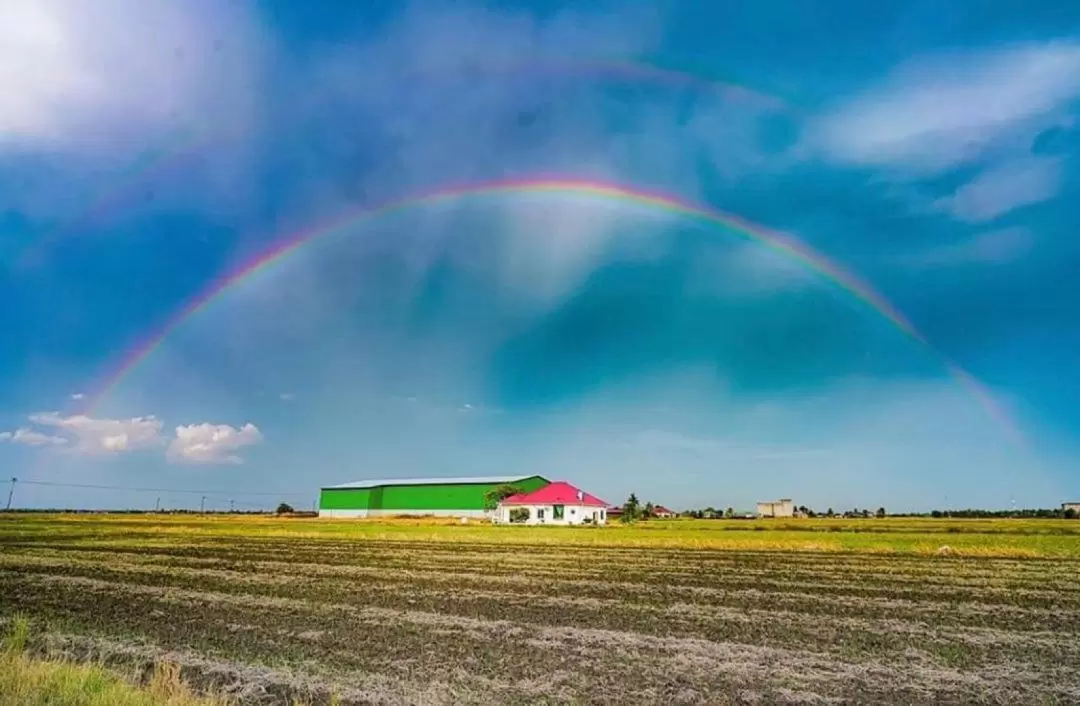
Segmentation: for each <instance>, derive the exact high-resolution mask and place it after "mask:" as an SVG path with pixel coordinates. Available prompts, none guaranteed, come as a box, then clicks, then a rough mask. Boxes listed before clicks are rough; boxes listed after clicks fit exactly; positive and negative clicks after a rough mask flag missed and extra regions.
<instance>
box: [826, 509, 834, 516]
mask: <svg viewBox="0 0 1080 706" xmlns="http://www.w3.org/2000/svg"><path fill="white" fill-rule="evenodd" d="M835 514H836V513H835V512H833V509H832V508H831V507H830V508H829V511H828V512H826V513H825V516H826V517H832V516H833V515H835Z"/></svg>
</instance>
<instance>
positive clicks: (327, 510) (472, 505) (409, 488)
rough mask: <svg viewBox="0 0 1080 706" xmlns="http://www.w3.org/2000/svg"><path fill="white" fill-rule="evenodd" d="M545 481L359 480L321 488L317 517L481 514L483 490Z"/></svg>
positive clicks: (527, 488) (529, 486) (530, 487)
mask: <svg viewBox="0 0 1080 706" xmlns="http://www.w3.org/2000/svg"><path fill="white" fill-rule="evenodd" d="M548 482H549V481H548V480H547V479H546V478H543V477H541V476H484V477H475V478H391V479H385V480H362V481H356V482H354V483H344V484H342V485H334V486H330V487H327V488H323V489H322V491H321V492H320V494H319V517H387V516H394V515H435V516H439V517H484V516H487V515H488V514H489V512H488V511H487V510H485V508H484V501H485V498H484V495H485V494H486V493H488V492H490V491H492V490H494V489H496V488H498V487H499V486H501V485H513V486H514V487H516V488H518V489H519V490H520V491H522V492H526V493H528V492H531V491H534V490H538V489H540V488H543V487H544V486H546V485H548Z"/></svg>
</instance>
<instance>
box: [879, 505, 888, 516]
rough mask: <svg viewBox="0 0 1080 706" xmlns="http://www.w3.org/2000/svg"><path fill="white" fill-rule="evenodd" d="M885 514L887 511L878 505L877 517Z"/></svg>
mask: <svg viewBox="0 0 1080 706" xmlns="http://www.w3.org/2000/svg"><path fill="white" fill-rule="evenodd" d="M886 514H887V513H886V512H885V508H883V507H879V508H878V509H877V516H878V517H885V515H886Z"/></svg>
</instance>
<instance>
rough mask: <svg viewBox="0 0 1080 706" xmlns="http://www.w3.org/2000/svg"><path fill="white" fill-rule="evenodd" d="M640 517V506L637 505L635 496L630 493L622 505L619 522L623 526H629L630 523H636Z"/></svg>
mask: <svg viewBox="0 0 1080 706" xmlns="http://www.w3.org/2000/svg"><path fill="white" fill-rule="evenodd" d="M640 515H641V505H640V503H638V499H637V495H635V494H634V493H630V497H629V498H627V499H626V502H625V503H624V504H623V511H622V515H621V516H620V517H619V521H620V522H622V523H623V524H630V523H631V522H637V519H638V517H639V516H640Z"/></svg>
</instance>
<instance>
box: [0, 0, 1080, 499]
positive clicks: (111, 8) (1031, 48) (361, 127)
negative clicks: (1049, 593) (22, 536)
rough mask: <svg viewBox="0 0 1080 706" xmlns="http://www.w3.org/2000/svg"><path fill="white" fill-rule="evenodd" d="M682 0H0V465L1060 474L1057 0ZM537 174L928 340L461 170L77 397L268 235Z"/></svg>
mask: <svg viewBox="0 0 1080 706" xmlns="http://www.w3.org/2000/svg"><path fill="white" fill-rule="evenodd" d="M713 5H715V3H656V4H651V5H650V4H648V3H635V4H632V5H631V6H629V7H627V6H626V4H625V3H624V4H618V5H616V4H606V5H605V4H593V3H580V2H579V3H573V4H565V5H558V4H548V3H540V4H537V3H505V4H480V3H422V2H421V3H412V4H409V5H407V6H406V5H402V4H399V3H374V4H371V3H364V4H363V7H361V4H359V3H357V4H346V3H306V4H303V5H300V4H296V3H291V2H263V3H258V4H243V3H241V4H237V3H230V4H225V3H218V2H211V1H209V0H206V1H194V2H160V3H145V2H137V1H135V0H130V1H128V0H101V2H97V3H94V6H93V8H92V9H91V8H89V7H88V6H86V4H85V3H79V2H75V1H74V0H72V1H70V2H65V1H60V0H45V1H42V0H25V1H24V0H16V1H15V2H13V3H12V2H9V3H5V5H4V8H3V9H2V10H0V77H2V78H3V85H4V86H5V90H4V92H3V94H2V95H0V194H3V198H2V200H0V297H2V299H3V301H4V302H6V304H7V305H6V306H4V307H2V308H0V332H2V337H0V469H2V471H3V473H4V474H5V475H8V474H9V472H10V475H15V476H18V477H19V478H20V479H22V480H26V481H33V480H36V481H38V482H55V483H71V484H84V485H107V486H117V487H140V488H172V489H188V490H196V491H203V490H209V491H214V493H211V495H210V499H209V500H208V502H209V503H210V504H211V505H215V504H216V506H222V505H224V504H226V503H227V500H228V499H229V498H231V499H233V500H235V501H236V502H238V503H241V504H246V505H242V506H255V505H260V504H263V505H265V504H267V503H271V502H276V501H277V499H278V497H277V496H260V495H256V493H264V492H265V493H278V492H280V493H282V495H281V497H288V498H289V499H290V500H295V501H296V502H297V503H298V504H306V503H308V502H310V501H311V499H312V498H313V497H314V495H315V492H316V489H317V488H318V487H319V486H320V485H328V484H333V483H339V482H345V481H349V480H355V479H360V478H370V477H395V476H400V477H416V476H423V475H489V474H503V473H507V474H516V473H522V474H528V473H535V472H538V473H543V474H544V475H546V476H548V477H551V478H557V479H567V480H571V481H572V482H575V483H577V484H578V485H581V486H582V487H584V488H586V489H588V490H589V491H590V492H593V493H595V494H597V495H599V496H601V497H604V498H605V499H608V500H610V501H618V500H621V499H622V498H623V497H625V495H626V494H627V493H629V492H631V491H635V492H637V493H638V495H639V496H644V497H647V498H651V499H654V500H655V501H657V502H662V503H665V504H668V505H672V506H680V507H685V506H705V505H714V506H719V507H724V506H728V505H731V506H735V507H743V508H746V507H751V505H752V503H753V502H754V501H755V500H758V499H768V498H773V497H780V496H783V497H793V498H794V499H795V500H796V502H797V503H798V504H804V503H805V504H808V505H811V506H815V507H819V508H820V509H824V508H825V507H828V506H833V507H836V508H846V507H851V506H853V505H857V506H859V507H864V506H872V507H877V506H878V505H885V506H887V507H889V508H890V509H929V508H931V507H939V506H942V505H944V504H945V503H946V502H948V503H949V504H950V505H954V506H990V507H1008V506H1009V504H1010V503H1011V502H1014V501H1015V502H1016V503H1017V505H1024V506H1052V505H1056V504H1057V503H1059V502H1062V501H1064V500H1071V499H1075V498H1076V497H1077V496H1080V471H1078V470H1077V469H1078V468H1080V443H1078V441H1077V432H1078V431H1080V408H1078V407H1077V405H1076V400H1077V399H1080V371H1078V358H1077V351H1078V350H1080V317H1078V316H1077V314H1076V306H1077V302H1078V301H1080V284H1078V280H1077V278H1076V276H1075V272H1076V269H1077V266H1078V265H1080V245H1078V243H1077V240H1076V237H1075V236H1076V228H1077V225H1078V219H1077V217H1076V210H1075V205H1074V204H1075V203H1076V198H1077V196H1078V195H1080V189H1078V186H1080V161H1078V157H1080V154H1078V152H1080V124H1078V122H1077V119H1078V117H1080V9H1077V8H1072V7H1070V5H1069V4H1068V3H1060V2H1039V1H1036V2H1032V1H1031V0H1028V1H1027V2H1023V3H1021V2H997V3H963V2H959V3H949V4H948V5H947V6H943V5H942V4H941V3H939V2H879V3H863V2H828V3H815V4H814V7H813V9H812V10H811V9H810V8H809V6H806V7H805V8H803V6H801V5H798V6H797V5H793V4H792V3H787V2H758V3H754V4H753V5H752V6H738V7H736V6H731V7H713ZM800 8H802V9H800ZM627 67H630V68H627ZM634 67H636V68H634ZM661 69H662V70H663V71H661ZM665 71H666V72H668V73H664V72H665ZM550 175H558V176H560V177H563V178H575V179H588V180H599V181H607V182H617V183H619V184H623V185H627V186H631V187H634V188H640V189H654V190H661V191H664V192H666V193H670V194H677V195H679V196H680V197H681V198H684V199H686V200H689V201H693V202H697V203H702V204H707V205H709V206H710V207H713V208H717V209H722V210H724V211H727V212H729V213H733V214H737V215H738V216H740V217H742V218H745V219H747V220H749V221H751V222H754V223H756V224H759V225H761V226H764V227H768V228H772V229H775V230H779V231H783V232H785V233H787V234H789V235H790V236H791V237H793V238H797V239H798V240H800V241H802V242H803V243H806V244H807V245H809V246H810V247H812V248H815V249H816V250H818V251H820V252H821V253H824V254H825V255H827V256H828V257H830V258H832V259H833V260H834V261H836V262H839V263H841V264H842V265H843V266H844V267H846V268H848V269H850V270H851V271H853V272H855V273H857V274H858V275H859V276H860V277H862V278H863V279H864V280H866V281H868V282H870V283H871V284H872V285H873V286H874V287H875V288H876V289H877V290H878V291H880V292H881V293H882V294H883V295H884V296H886V297H887V298H888V299H889V300H890V301H891V302H892V303H893V304H895V306H896V307H897V308H898V309H899V310H900V311H902V312H903V313H904V314H905V315H906V316H907V317H908V318H909V319H910V320H911V321H912V322H913V323H914V325H915V326H916V327H917V328H918V329H919V330H920V331H921V332H922V334H923V335H924V336H925V338H926V339H927V340H928V341H929V342H930V344H931V346H932V348H933V350H931V349H929V348H927V347H925V346H922V345H920V344H918V343H917V342H916V341H913V340H912V339H911V338H910V337H907V336H905V335H904V334H903V333H902V332H901V331H899V330H897V328H896V327H894V326H892V325H891V324H889V323H888V322H887V321H886V320H885V319H883V318H882V317H881V316H879V315H878V314H876V313H875V312H874V311H873V310H871V309H869V308H868V307H866V306H864V305H861V304H859V303H858V302H857V301H855V300H854V299H853V298H852V297H851V296H850V295H848V294H846V293H845V292H843V291H842V290H841V289H839V288H838V287H836V285H834V284H832V283H830V282H829V281H827V280H826V279H824V278H822V277H820V276H818V275H816V274H814V273H813V272H810V271H808V270H807V269H806V268H804V267H801V266H799V265H797V264H795V263H793V262H792V261H791V260H789V259H785V258H783V257H781V256H778V255H776V254H774V253H771V252H769V251H768V250H765V249H763V248H762V247H761V246H759V245H756V244H754V243H752V242H749V241H747V240H745V239H742V238H739V237H737V236H736V235H734V234H732V233H730V232H726V231H724V230H723V229H721V228H717V227H710V226H706V225H703V224H701V223H699V222H694V221H690V220H687V219H684V218H680V217H678V216H675V215H673V214H671V213H668V212H663V211H659V210H656V209H648V208H643V207H640V206H633V205H629V204H622V203H613V202H611V201H603V200H599V199H595V198H588V197H584V196H567V195H550V194H549V195H537V194H532V195H525V196H522V195H517V196H485V197H482V198H463V199H461V200H458V201H454V202H450V203H442V204H441V205H438V206H431V207H423V208H415V209H411V210H408V211H406V212H404V213H399V214H397V215H394V216H392V217H388V218H383V219H376V220H372V221H366V222H361V223H357V224H356V225H355V226H354V227H351V228H347V229H344V230H342V231H340V232H337V233H334V234H333V235H330V236H328V237H325V238H320V239H318V240H316V241H313V242H311V243H310V244H309V245H307V246H305V247H303V248H301V249H300V250H298V251H297V252H296V253H295V254H294V255H292V256H289V257H287V258H283V259H282V260H280V261H279V262H277V263H275V265H274V266H272V267H269V268H266V269H265V270H264V271H261V272H260V273H258V274H257V275H254V276H252V277H250V278H248V279H246V280H245V281H244V282H243V283H241V284H240V285H239V286H236V287H234V288H232V289H230V290H229V291H228V292H226V293H224V294H222V295H221V296H219V297H217V298H216V299H214V301H213V302H212V303H211V304H210V305H209V306H207V307H206V308H205V310H203V311H202V312H201V313H199V314H198V315H196V316H193V317H191V318H189V319H188V320H187V321H185V322H184V323H183V324H182V325H181V326H179V327H178V328H176V329H175V330H174V331H173V332H172V333H171V334H170V335H168V336H167V337H166V338H165V340H164V341H163V343H162V344H161V345H160V346H159V347H158V349H157V350H156V351H155V352H154V353H153V354H152V355H150V356H149V357H147V359H146V360H145V361H143V362H142V363H141V364H140V365H138V366H137V367H135V368H134V369H133V370H132V371H131V372H130V373H129V374H128V375H126V376H125V377H123V378H122V380H121V381H120V383H119V384H117V385H115V386H113V387H111V388H110V389H109V390H108V391H107V392H106V393H105V394H104V395H103V396H102V397H101V398H100V400H98V401H97V403H96V404H94V405H93V406H92V407H90V408H87V405H86V402H87V399H88V397H87V396H88V395H92V394H93V393H94V392H95V391H96V390H98V389H100V387H101V385H102V384H103V381H105V380H106V379H107V376H108V374H109V371H110V370H112V369H114V368H115V366H116V365H117V364H118V363H119V362H121V361H123V360H124V359H125V358H126V357H127V356H128V355H129V354H130V351H131V350H132V349H133V348H134V347H137V346H139V345H141V344H143V343H145V342H146V341H147V340H148V337H149V336H150V335H151V333H152V332H153V331H155V330H158V329H159V328H160V327H161V326H162V325H164V324H165V323H166V322H168V321H169V320H170V319H172V318H173V317H174V316H175V315H176V313H177V312H179V311H181V310H183V309H184V308H185V307H186V306H187V303H188V302H190V301H191V300H192V299H193V298H194V297H197V296H198V295H199V294H200V293H201V292H202V291H204V290H205V288H206V287H208V286H210V285H211V283H212V282H214V281H216V280H218V279H220V278H221V277H223V276H225V275H226V274H227V273H229V272H231V271H233V270H235V268H236V267H238V266H240V265H242V264H243V263H245V262H249V261H251V260H252V259H253V258H255V257H256V256H257V255H258V254H259V253H260V252H262V251H263V250H264V249H266V248H270V247H272V246H274V245H275V244H276V243H279V242H281V241H282V240H283V239H285V238H287V237H289V236H290V235H293V234H296V233H299V232H303V231H305V230H308V229H310V228H312V227H314V226H316V225H317V224H320V223H325V222H329V221H333V220H335V219H338V218H340V217H341V216H342V214H346V213H349V212H351V211H356V210H357V209H360V208H363V207H365V206H368V205H373V204H378V203H380V202H382V201H386V200H388V199H395V198H399V197H402V196H406V195H408V194H413V193H418V192H421V191H425V190H430V189H437V188H443V187H446V186H448V185H455V184H466V183H472V182H477V181H487V180H498V179H529V178H535V177H539V176H550ZM941 356H945V357H947V358H949V359H952V360H953V361H955V362H956V363H957V364H958V365H960V366H961V367H962V368H964V369H965V370H967V371H969V372H970V373H971V374H972V375H974V376H975V377H976V378H978V379H979V380H980V381H982V383H983V384H984V385H985V386H986V387H987V389H988V390H989V391H990V392H991V394H992V395H993V397H994V399H995V401H996V404H997V405H998V406H999V408H1000V409H1001V410H1002V411H1003V412H1004V414H1005V415H1006V417H1007V420H1006V421H1005V422H1003V421H1002V420H1000V419H996V418H995V417H994V415H992V414H990V413H989V411H988V410H987V409H986V407H985V405H984V404H982V403H981V402H980V400H979V399H978V398H977V397H976V396H975V395H973V394H972V393H971V391H970V390H969V389H967V388H965V387H964V386H963V385H961V384H960V383H958V381H957V380H956V378H955V377H953V376H951V375H950V374H949V372H948V370H947V369H946V367H945V366H944V365H943V364H942V361H941ZM1010 428H1015V429H1018V430H1019V431H1020V432H1021V434H1022V437H1023V438H1022V440H1021V441H1020V442H1017V441H1014V440H1012V439H1011V438H1010V434H1009V431H1010ZM199 494H200V493H190V494H182V493H159V492H136V491H125V490H93V489H77V488H69V487H60V486H46V485H31V484H21V485H19V486H18V488H17V492H16V496H17V497H16V503H17V504H23V505H29V506H57V505H61V506H75V507H123V506H136V507H147V506H153V504H154V503H155V501H156V500H157V498H158V497H159V496H160V497H161V498H162V502H163V504H165V505H166V506H172V507H175V506H184V505H186V506H189V507H191V506H197V505H198V502H199V497H198V496H199ZM286 494H287V495H286ZM946 498H947V500H946Z"/></svg>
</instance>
